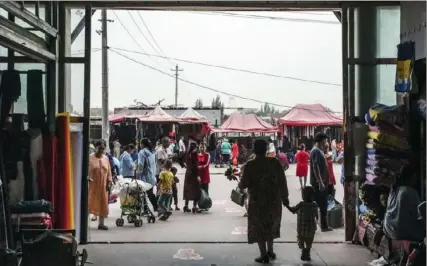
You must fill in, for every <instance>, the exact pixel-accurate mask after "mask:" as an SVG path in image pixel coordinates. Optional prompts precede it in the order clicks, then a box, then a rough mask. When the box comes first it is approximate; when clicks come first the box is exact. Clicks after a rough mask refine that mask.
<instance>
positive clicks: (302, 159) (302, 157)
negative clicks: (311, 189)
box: [295, 151, 310, 177]
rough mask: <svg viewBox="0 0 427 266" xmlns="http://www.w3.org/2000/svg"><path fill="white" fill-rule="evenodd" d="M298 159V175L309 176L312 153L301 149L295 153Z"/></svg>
mask: <svg viewBox="0 0 427 266" xmlns="http://www.w3.org/2000/svg"><path fill="white" fill-rule="evenodd" d="M295 159H296V160H297V172H296V176H297V177H302V176H307V175H308V161H309V160H310V154H309V153H308V152H306V151H299V152H297V154H296V155H295Z"/></svg>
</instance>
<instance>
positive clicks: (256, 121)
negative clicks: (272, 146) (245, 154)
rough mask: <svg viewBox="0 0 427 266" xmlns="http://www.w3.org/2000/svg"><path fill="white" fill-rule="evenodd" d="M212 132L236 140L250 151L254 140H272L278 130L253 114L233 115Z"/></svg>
mask: <svg viewBox="0 0 427 266" xmlns="http://www.w3.org/2000/svg"><path fill="white" fill-rule="evenodd" d="M212 131H213V132H215V133H217V135H218V136H224V137H228V138H233V139H237V141H238V143H239V145H240V144H242V145H244V146H245V147H246V148H247V149H248V151H250V150H252V144H253V140H254V139H257V138H264V139H268V138H272V139H274V137H275V133H277V132H278V131H279V129H278V128H277V127H275V126H273V125H270V124H269V123H267V122H265V121H264V120H262V119H261V118H259V117H258V116H256V115H255V114H243V113H234V114H232V115H230V117H229V118H228V119H227V120H225V121H224V123H223V124H222V125H221V126H220V127H219V128H215V129H213V130H212Z"/></svg>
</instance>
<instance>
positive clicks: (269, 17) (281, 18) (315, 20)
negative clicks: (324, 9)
mask: <svg viewBox="0 0 427 266" xmlns="http://www.w3.org/2000/svg"><path fill="white" fill-rule="evenodd" d="M190 13H195V14H201V15H214V16H215V15H216V16H226V17H235V18H246V19H264V20H265V19H268V20H276V21H287V22H305V23H320V24H340V23H339V22H338V21H332V20H320V19H305V18H284V17H274V16H261V15H250V14H238V13H231V12H222V11H216V12H200V11H190Z"/></svg>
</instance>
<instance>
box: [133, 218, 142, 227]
mask: <svg viewBox="0 0 427 266" xmlns="http://www.w3.org/2000/svg"><path fill="white" fill-rule="evenodd" d="M134 225H135V227H141V226H142V220H141V219H138V220H135V222H134Z"/></svg>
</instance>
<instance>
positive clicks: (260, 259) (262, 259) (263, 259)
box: [255, 254, 270, 263]
mask: <svg viewBox="0 0 427 266" xmlns="http://www.w3.org/2000/svg"><path fill="white" fill-rule="evenodd" d="M255 262H258V263H270V257H269V256H268V254H265V255H264V256H260V257H258V258H256V259H255Z"/></svg>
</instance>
